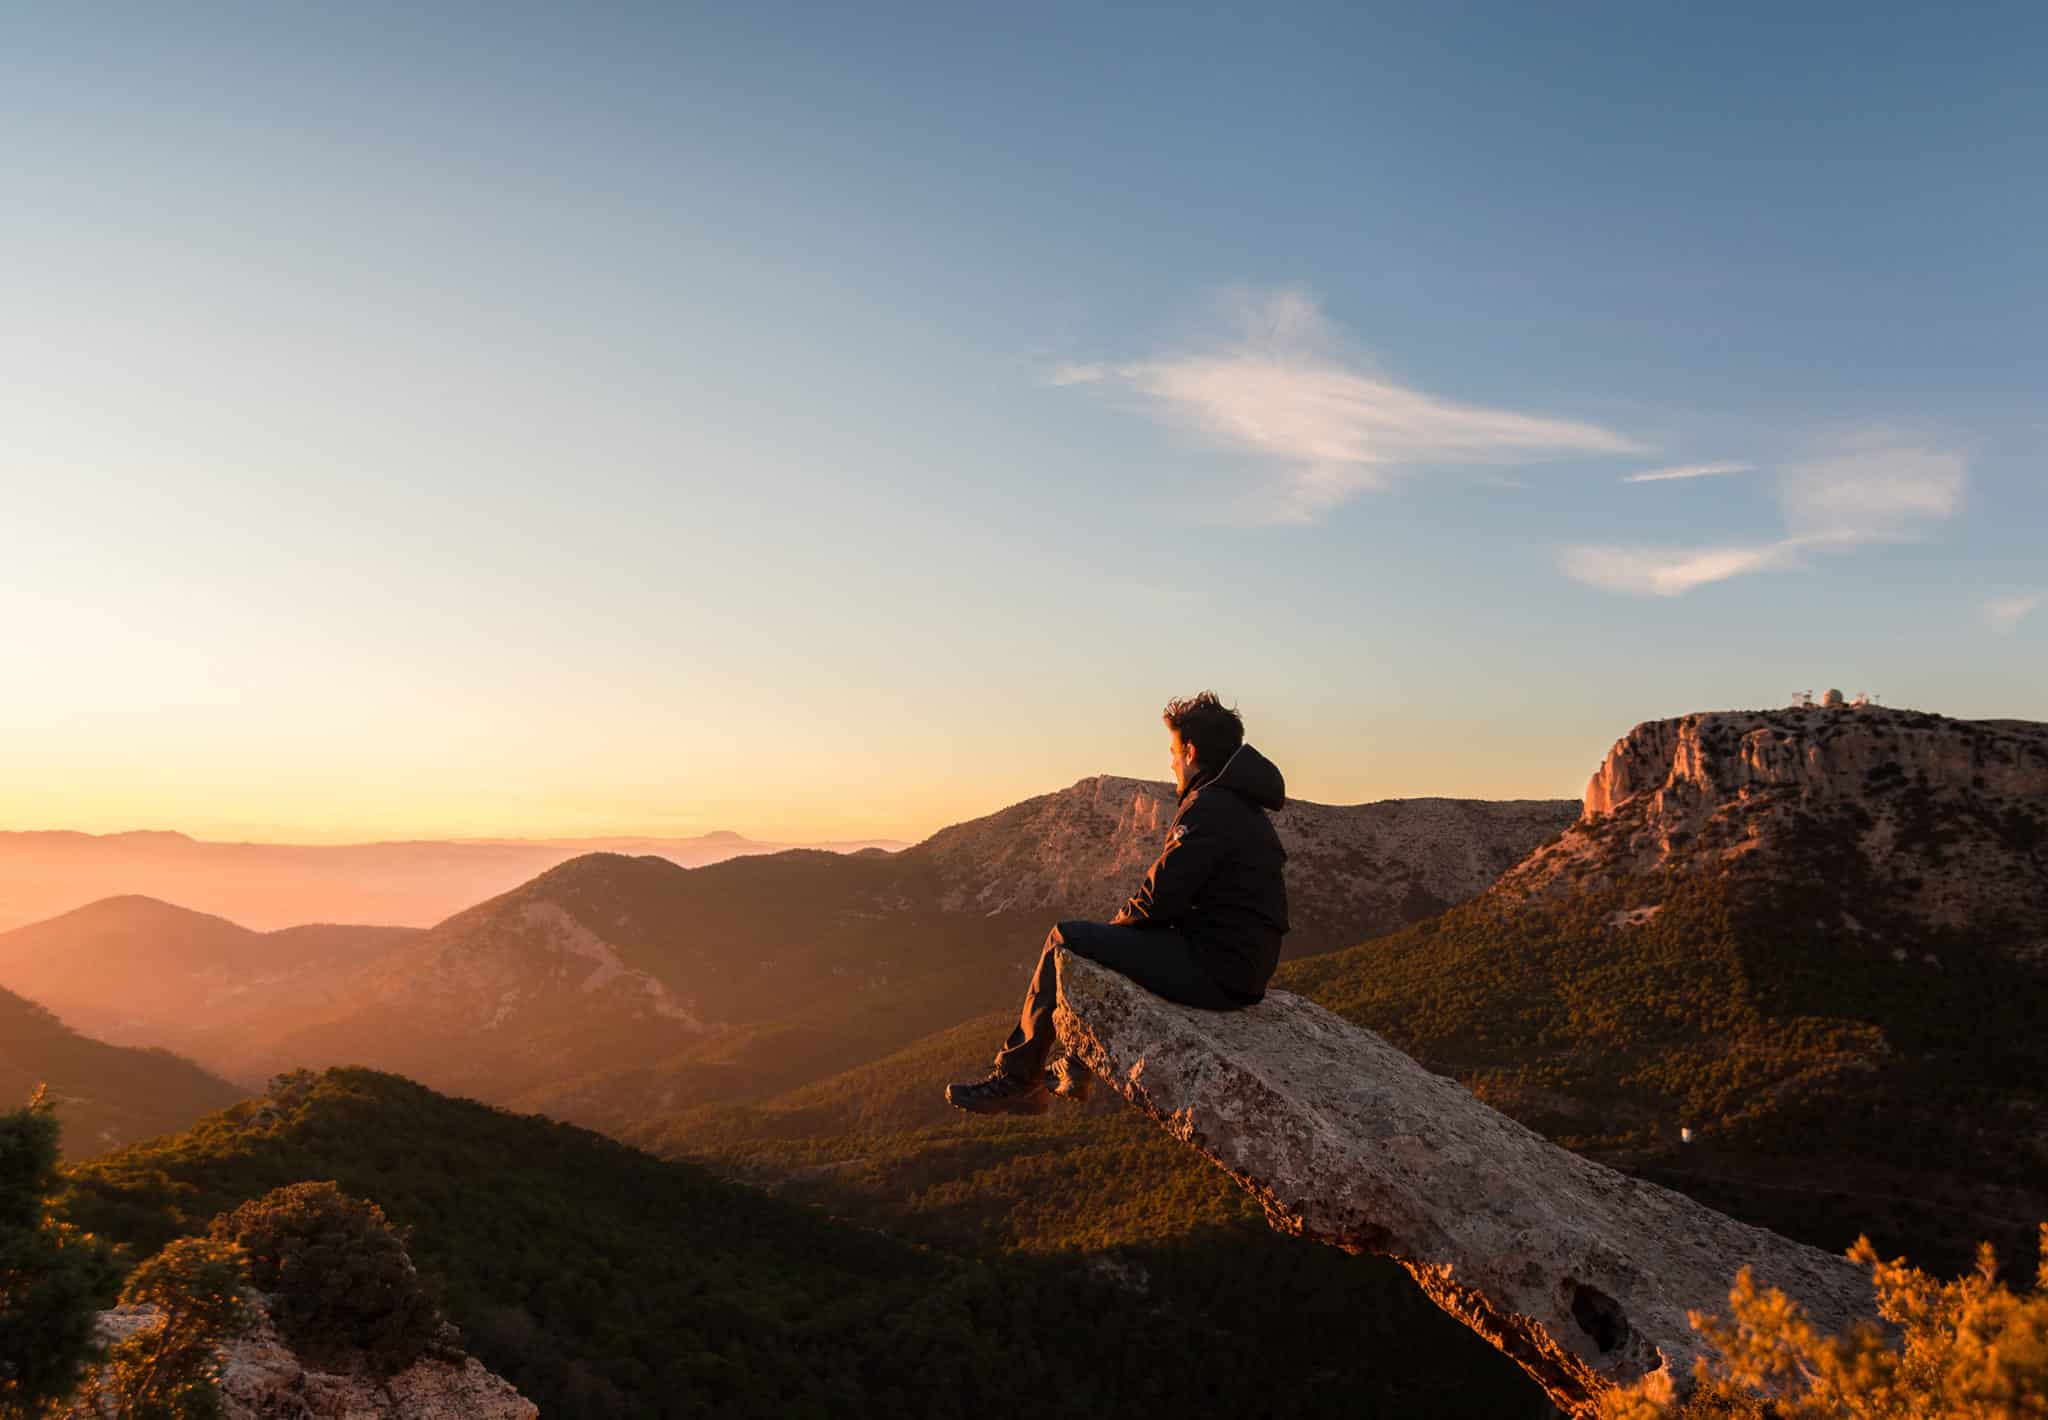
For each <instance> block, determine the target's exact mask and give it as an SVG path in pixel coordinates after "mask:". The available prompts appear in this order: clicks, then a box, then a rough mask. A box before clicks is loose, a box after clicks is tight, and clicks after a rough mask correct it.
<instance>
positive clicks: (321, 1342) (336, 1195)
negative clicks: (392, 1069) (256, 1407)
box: [208, 1182, 442, 1375]
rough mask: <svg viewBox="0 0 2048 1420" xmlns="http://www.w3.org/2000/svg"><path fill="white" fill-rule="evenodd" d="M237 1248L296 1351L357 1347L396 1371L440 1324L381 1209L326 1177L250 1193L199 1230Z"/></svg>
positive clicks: (327, 1352) (427, 1344) (380, 1366)
mask: <svg viewBox="0 0 2048 1420" xmlns="http://www.w3.org/2000/svg"><path fill="white" fill-rule="evenodd" d="M208 1231H209V1232H210V1233H211V1235H212V1236H213V1237H214V1238H216V1239H218V1240H221V1241H226V1242H232V1243H234V1244H236V1245H238V1246H239V1247H240V1248H241V1249H242V1250H243V1251H244V1252H246V1253H247V1254H248V1258H249V1275H250V1280H251V1281H253V1282H254V1283H255V1285H256V1287H257V1289H258V1290H259V1291H261V1292H264V1293H266V1294H268V1295H269V1296H270V1297H271V1299H272V1300H271V1316H272V1318H273V1319H274V1320H275V1321H276V1322H277V1327H278V1330H279V1331H280V1332H281V1333H283V1335H284V1337H285V1339H286V1340H288V1341H290V1342H291V1343H292V1345H293V1346H294V1347H295V1348H297V1349H298V1350H299V1352H300V1353H301V1354H302V1355H306V1356H308V1357H314V1356H328V1357H333V1356H336V1355H337V1354H338V1353H340V1352H345V1351H350V1350H357V1349H360V1350H361V1351H362V1352H363V1353H364V1355H365V1356H366V1357H367V1358H368V1359H369V1361H370V1364H371V1365H372V1366H373V1367H375V1368H376V1369H377V1370H379V1371H381V1372H382V1373H384V1374H385V1375H395V1374H396V1373H398V1372H399V1371H402V1370H404V1369H405V1368H406V1367H407V1366H410V1365H411V1364H412V1363H413V1362H415V1361H417V1360H419V1359H420V1357H421V1356H423V1355H425V1354H426V1352H427V1351H428V1350H429V1348H431V1347H432V1345H433V1344H434V1341H435V1338H436V1336H437V1335H438V1334H439V1332H440V1330H441V1326H442V1321H441V1317H440V1313H439V1311H438V1310H437V1309H436V1307H435V1305H434V1302H433V1299H432V1298H431V1297H430V1296H429V1295H428V1293H427V1290H426V1287H425V1285H424V1284H423V1283H422V1282H421V1280H420V1275H419V1272H418V1271H417V1270H416V1269H415V1268H414V1267H413V1264H412V1259H411V1258H410V1257H409V1256H407V1254H406V1250H405V1238H404V1237H403V1236H401V1235H400V1234H399V1233H398V1232H397V1231H396V1230H395V1229H393V1228H392V1226H391V1223H390V1220H389V1219H387V1218H386V1217H385V1216H384V1210H383V1209H381V1208H379V1207H378V1206H377V1205H376V1204H374V1203H371V1202H368V1201H366V1200H364V1199H360V1198H351V1197H349V1196H348V1195H347V1194H345V1193H343V1192H342V1191H341V1190H340V1189H339V1188H338V1187H336V1186H335V1185H334V1184H333V1183H331V1182H321V1183H294V1184H290V1185H288V1186H287V1187H284V1188H278V1189H273V1190H272V1191H271V1192H269V1193H266V1194H264V1195H263V1196H262V1197H261V1198H255V1199H251V1200H250V1201H249V1202H247V1203H244V1204H243V1205H242V1206H241V1207H239V1208H237V1209H235V1210H234V1211H233V1212H232V1213H224V1214H222V1215H221V1216H220V1217H218V1218H215V1219H214V1220H213V1224H212V1226H211V1227H210V1228H209V1230H208Z"/></svg>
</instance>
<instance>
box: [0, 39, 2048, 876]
mask: <svg viewBox="0 0 2048 1420" xmlns="http://www.w3.org/2000/svg"><path fill="white" fill-rule="evenodd" d="M1717 9H1718V12H1717V13H1706V12H1691V13H1686V12H1681V11H1680V10H1679V9H1678V8H1676V7H1660V6H1608V7H1524V6H1512V5H1491V6H1480V5H1474V6H1450V5H1445V6H1432V7H1398V8H1396V7H1369V6H1332V7H1326V8H1312V9H1286V8H1275V7H1261V8H1260V9H1259V10H1258V11H1257V12H1256V13H1254V12H1253V11H1251V10H1249V9H1245V10H1240V11H1237V12H1234V13H1233V12H1228V11H1222V10H1197V9H1190V8H1189V7H1185V6H1177V7H1162V8H1158V9H1151V10H1146V9H1140V8H1135V7H1118V8H1116V9H1115V10H1114V11H1113V12H1111V11H1107V10H1105V8H1103V7H1067V8H1060V7H1033V9H1032V10H1031V12H1030V13H1029V14H1021V13H1009V12H999V11H996V10H994V9H986V10H982V11H979V12H977V11H976V10H973V9H967V8H962V7H936V6H934V7H928V8H902V9H890V10H886V11H883V10H875V9H867V10H863V11H861V12H858V13H856V7H838V8H827V7H773V6H753V7H744V8H742V7H730V8H729V9H726V10H724V11H722V12H721V11H712V10H707V9H698V8H693V7H688V6H680V5H678V6H645V7H634V6H597V7H568V6H562V7H537V6H518V5H492V6H456V5H434V6H394V7H381V6H375V5H357V6H350V7H338V6H337V7H312V6H289V7H279V6H255V5H251V6H226V5H208V6H200V7H193V8H188V9H185V10H182V11H179V12H177V13H175V14H173V13H172V12H171V11H170V10H169V9H168V8H167V7H160V6H145V7H134V8H122V7H116V6H98V5H95V6H55V5H48V6H27V7H21V8H17V9H15V10H12V11H10V12H9V14H8V15H7V16H6V17H5V18H4V19H0V120H4V123H5V126H6V131H7V132H8V133H9V134H10V135H11V139H10V141H9V142H8V143H7V144H6V145H5V148H4V150H0V179H4V181H5V190H6V192H7V193H8V195H9V198H10V202H9V206H10V210H11V220H10V221H9V222H8V223H7V224H6V225H5V227H4V228H0V294H4V297H5V308H6V309H7V311H8V312H9V319H8V320H7V321H6V322H5V324H4V326H0V388H4V389H5V390H6V391H7V394H6V395H5V400H6V405H5V408H6V410H7V429H8V438H7V440H6V441H5V443H4V444H0V493H4V494H5V506H6V508H7V510H8V513H9V515H10V518H9V522H10V525H11V531H12V534H13V536H12V537H11V538H10V544H11V549H12V555H11V556H10V557H9V559H7V562H6V564H5V566H4V567H0V595H4V597H5V605H6V606H7V607H8V608H9V611H10V618H9V620H10V622H11V623H12V626H13V630H12V634H11V636H10V640H11V642H12V643H13V644H12V652H11V654H10V655H9V656H7V657H6V658H5V660H4V663H0V664H4V666H5V669H4V670H0V776H4V778H5V780H6V781H7V782H9V783H11V784H12V785H13V786H14V788H13V793H12V795H11V797H12V798H13V799H14V803H13V805H12V807H11V808H0V820H4V822H0V826H4V827H36V826H56V825H59V824H62V825H63V826H75V827H86V828H100V829H106V828H119V827H129V826H140V825H150V826H174V827H184V828H187V829H189V830H191V831H195V832H206V833H210V834H214V835H216V836H223V835H238V834H246V835H249V836H258V837H273V836H283V837H300V838H307V837H362V836H377V835H383V834H387V833H390V834H395V833H413V832H418V833H493V832H536V833H548V832H585V831H589V832H603V831H676V832H691V831H699V830H702V829H708V828H714V827H735V828H739V829H741V830H742V831H751V832H757V833H761V834H776V833H792V834H795V833H821V834H824V833H867V832H877V833H894V834H900V835H903V836H917V835H920V834H922V833H923V832H926V831H929V830H930V829H932V828H934V827H937V826H939V825H940V824H942V823H944V822H948V821H951V820H954V819H958V818H962V817H967V816H969V815H971V814H974V813H979V812H984V811H986V810H988V809H991V808H994V807H997V806H999V805H1000V804H1002V803H1006V802H1010V801H1012V800H1014V799H1016V798H1019V797H1022V796H1024V795H1026V794H1030V793H1034V792H1041V791H1043V790H1045V789H1047V788H1051V787H1055V786H1058V785H1061V784H1065V783H1068V782H1071V781H1072V780H1073V779H1075V778H1078V777H1080V776H1082V775H1085V774H1089V773H1096V772H1117V773H1139V774H1148V775H1161V774H1163V773H1164V754H1163V744H1162V743H1161V741H1162V732H1161V731H1160V730H1159V727H1158V723H1157V718H1156V715H1157V709H1158V706H1159V704H1160V703H1161V702H1162V701H1164V700H1165V699H1166V698H1167V697H1168V696H1169V695H1172V694H1177V693H1182V692H1184V691H1186V690H1189V689H1192V688H1196V687H1200V686H1213V687H1214V688H1216V689H1217V690H1218V691H1219V692H1221V693H1223V694H1224V695H1225V696H1226V697H1227V698H1231V699H1234V700H1236V701H1237V702H1238V703H1239V704H1240V705H1241V706H1242V707H1243V709H1244V711H1245V712H1246V715H1247V718H1248V720H1249V722H1250V726H1251V731H1252V737H1253V739H1254V741H1255V742H1257V743H1259V744H1260V745H1261V746H1262V747H1264V748H1266V749H1268V750H1269V751H1270V752H1271V753H1272V754H1273V756H1274V758H1275V759H1277V760H1278V761H1279V762H1280V763H1281V764H1282V766H1283V768H1285V769H1286V770H1287V772H1288V775H1289V779H1290V783H1291V786H1292V787H1293V789H1294V790H1295V791H1296V792H1297V793H1299V794H1301V795H1302V796H1304V797H1309V798H1315V799H1322V800H1325V801H1336V802H1352V801H1357V800H1361V799H1368V798H1378V797H1386V796H1393V795H1409V794H1423V793H1444V794H1466V795H1489V796H1509V795H1538V794H1543V795H1548V794H1573V793H1576V792H1577V791H1578V789H1579V787H1580V786H1581V784H1582V783H1583V780H1584V777H1585V775H1586V774H1587V773H1588V772H1589V771H1590V770H1591V769H1592V768H1593V766H1594V764H1595V763H1596V762H1597V760H1598V758H1599V756H1600V755H1601V753H1603V752H1604V750H1605V748H1606V746H1607V745H1608V744H1609V743H1610V742H1611V741H1612V740H1613V739H1614V738H1615V737H1616V736H1618V735H1620V734H1621V733H1623V732H1624V731H1625V730H1627V728H1628V727H1629V726H1630V725H1631V724H1633V723H1635V722H1636V721H1638V720H1642V719H1646V718H1651V717H1655V716H1661V715H1669V714H1677V713H1682V712H1685V711H1688V710H1694V709H1705V708H1715V707H1721V706H1728V705H1753V704H1765V703H1775V702H1778V701H1782V700H1783V699H1785V698H1787V697H1788V696H1789V694H1790V692H1792V691H1793V690H1795V689H1800V688H1805V687H1809V686H1810V687H1813V688H1815V689H1821V688H1824V687H1825V686H1827V685H1830V684H1835V685H1840V686H1841V687H1843V688H1844V689H1848V690H1856V689H1868V690H1873V691H1877V692H1879V693H1881V694H1883V695H1884V696H1885V697H1886V700H1887V702H1888V703H1894V704H1911V705H1917V706H1922V707H1924V708H1929V709H1934V710H1938V711H1942V712H1944V713H1949V714H1956V715H2016V716H2025V717H2031V718H2037V719H2048V670H2044V666H2048V656H2044V655H2043V649H2044V642H2048V601H2043V598H2044V595H2048V558H2044V557H2043V556H2042V549H2041V543H2042V534H2043V531H2044V529H2048V479H2044V477H2043V467H2044V465H2043V455H2044V445H2048V416H2044V415H2043V413H2042V410H2043V409H2044V408H2048V400H2044V398H2043V395H2044V392H2048V391H2044V384H2048V378H2044V377H2048V353H2044V349H2043V338H2042V331H2043V329H2044V319H2043V318H2044V315H2048V263H2044V260H2043V257H2042V254H2041V248H2042V240H2041V234H2042V232H2043V231H2044V229H2048V220H2044V219H2048V185H2044V183H2043V181H2042V178H2041V174H2040V167H2041V165H2040V155H2041V153H2042V152H2043V151H2048V99H2044V97H2043V93H2042V90H2043V86H2042V85H2041V84H2040V83H2039V58H2040V56H2041V54H2042V53H2044V52H2048V50H2044V42H2048V12H2043V11H2041V10H2040V9H2039V8H2038V7H2032V6H2008V7H1962V8H1960V9H1958V10H1956V11H1954V12H1952V13H1948V14H1934V13H1931V12H1915V11H1907V10H1900V11H1898V12H1896V13H1894V12H1890V11H1887V10H1886V9H1885V8H1884V7H1877V6H1855V7H1851V6H1806V7H1783V6H1771V7H1763V6H1758V7H1754V8H1752V9H1749V10H1748V11H1747V12H1741V11H1738V10H1736V9H1735V7H1717ZM1788 10H1790V11H1792V13H1789V14H1788V13H1786V12H1787V11H1788ZM1539 11H1540V12H1539ZM1706 469H1712V470H1718V471H1714V472H1702V471H1701V470H1706ZM1672 473H1677V474H1684V475H1688V476H1673V477H1656V478H1650V479H1643V480H1641V481H1633V482H1631V481H1628V480H1630V479H1632V478H1640V476H1641V475H1644V474H1672Z"/></svg>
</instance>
